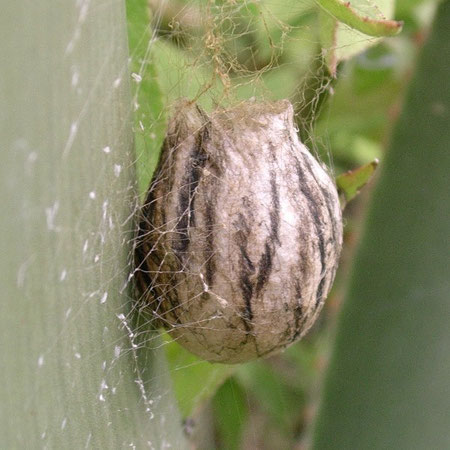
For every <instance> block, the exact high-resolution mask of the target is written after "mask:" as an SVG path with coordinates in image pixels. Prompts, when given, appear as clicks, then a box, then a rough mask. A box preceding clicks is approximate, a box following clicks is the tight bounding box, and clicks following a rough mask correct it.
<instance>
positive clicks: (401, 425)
mask: <svg viewBox="0 0 450 450" xmlns="http://www.w3.org/2000/svg"><path fill="white" fill-rule="evenodd" d="M449 23H450V2H443V3H441V5H440V7H439V8H438V10H437V14H436V22H435V24H434V28H433V31H432V34H431V36H430V38H429V40H428V42H427V43H426V45H425V47H424V48H423V54H422V57H421V59H420V61H419V65H418V70H417V73H416V76H415V77H414V79H413V81H412V83H411V85H410V90H409V95H408V96H407V98H406V102H405V106H404V111H403V113H402V114H401V116H400V119H399V122H398V123H397V127H396V129H395V132H394V135H393V139H392V144H391V146H390V149H389V151H388V152H387V155H386V158H385V160H384V162H383V169H382V171H381V173H380V179H379V182H378V184H377V189H376V191H375V193H374V197H373V203H372V205H371V208H370V212H369V215H368V219H367V227H366V230H365V232H364V236H363V238H362V242H361V246H360V249H359V253H358V256H357V258H356V260H355V262H354V272H353V276H352V281H351V284H350V288H349V292H348V296H347V299H346V301H345V303H344V305H343V309H342V312H341V317H340V323H339V326H338V332H337V336H336V342H335V345H334V351H333V355H332V358H331V361H330V366H329V371H328V375H327V379H326V382H325V388H324V396H323V400H322V406H321V410H320V412H319V416H318V420H317V425H316V430H315V437H314V445H313V448H314V449H316V450H319V449H320V450H323V449H339V450H340V449H374V450H377V449H387V448H389V449H398V450H428V449H447V448H450V433H449V429H450V409H449V398H450V397H449V394H450V391H449V383H448V380H449V374H450V352H449V348H450V327H449V317H450V302H449V292H450V264H449V255H450V240H449V236H450V211H449V203H448V201H449V198H450V183H449V180H448V174H449V173H450V152H449V151H448V143H449V142H450V127H449V121H450V84H449V83H447V82H444V80H446V79H447V78H448V68H449V66H450V27H449V26H448V24H449Z"/></svg>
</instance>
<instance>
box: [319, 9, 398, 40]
mask: <svg viewBox="0 0 450 450" xmlns="http://www.w3.org/2000/svg"><path fill="white" fill-rule="evenodd" d="M316 2H317V4H318V5H319V6H320V7H321V8H323V9H324V10H325V11H326V12H327V13H329V14H331V15H332V16H333V17H335V18H336V19H337V20H339V22H342V23H343V24H345V25H348V26H349V27H350V28H353V29H354V30H357V31H360V32H361V33H364V34H367V35H368V36H374V37H388V36H395V35H396V34H398V33H400V31H401V29H402V23H401V22H397V21H395V20H386V19H381V20H379V19H373V18H371V17H369V16H363V15H361V14H359V13H358V11H357V10H356V9H355V8H354V7H353V6H352V5H351V3H350V2H341V1H340V0H316ZM355 3H358V2H355Z"/></svg>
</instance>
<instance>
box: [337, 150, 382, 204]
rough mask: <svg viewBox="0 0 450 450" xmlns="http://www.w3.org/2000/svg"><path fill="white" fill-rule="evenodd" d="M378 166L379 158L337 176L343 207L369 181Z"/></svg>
mask: <svg viewBox="0 0 450 450" xmlns="http://www.w3.org/2000/svg"><path fill="white" fill-rule="evenodd" d="M377 167H378V159H375V160H374V161H372V162H370V163H368V164H365V165H364V166H361V167H358V168H357V169H355V170H349V171H348V172H346V173H343V174H341V175H339V176H338V177H336V185H337V188H338V193H339V199H340V201H341V207H342V209H344V207H345V205H346V204H347V203H348V202H349V201H350V200H352V199H353V198H354V197H356V195H358V193H359V191H360V190H361V189H362V188H363V187H364V186H365V185H366V184H367V183H368V182H369V180H370V179H371V178H372V177H373V174H374V172H375V170H376V168H377Z"/></svg>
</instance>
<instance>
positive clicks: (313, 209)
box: [296, 155, 325, 274]
mask: <svg viewBox="0 0 450 450" xmlns="http://www.w3.org/2000/svg"><path fill="white" fill-rule="evenodd" d="M300 157H303V160H304V159H305V158H306V157H305V156H303V155H300ZM296 170H297V176H298V181H299V187H300V191H301V193H302V194H303V195H304V196H305V198H306V200H307V201H308V205H309V211H310V213H311V215H312V218H313V223H314V228H315V230H316V234H317V238H318V244H319V253H320V264H321V273H322V274H323V272H324V270H325V243H324V239H323V233H322V223H321V220H320V213H319V209H318V207H317V204H316V199H315V198H314V197H313V194H312V193H311V190H310V189H309V185H308V181H307V180H306V179H305V175H304V171H303V168H302V167H301V165H300V161H299V160H297V161H296Z"/></svg>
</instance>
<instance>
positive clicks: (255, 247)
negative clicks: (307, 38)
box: [136, 100, 342, 363]
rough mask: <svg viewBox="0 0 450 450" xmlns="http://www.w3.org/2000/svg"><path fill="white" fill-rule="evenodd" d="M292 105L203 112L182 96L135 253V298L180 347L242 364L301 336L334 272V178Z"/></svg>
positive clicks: (338, 226) (337, 245)
mask: <svg viewBox="0 0 450 450" xmlns="http://www.w3.org/2000/svg"><path fill="white" fill-rule="evenodd" d="M293 116H294V113H293V108H292V105H291V104H290V103H289V102H288V101H287V100H283V101H279V102H275V103H257V102H245V103H241V104H239V106H236V107H234V108H231V109H227V110H217V111H215V112H214V113H212V114H210V115H207V114H206V113H205V112H204V111H203V110H202V109H201V108H200V107H198V106H196V105H195V104H192V103H189V102H188V101H179V103H178V104H177V106H176V108H175V110H174V113H173V117H172V119H171V120H170V122H169V128H168V133H167V137H166V139H165V143H164V147H163V149H162V152H161V156H160V160H159V163H158V167H157V169H156V171H155V174H154V177H153V180H152V183H151V185H150V189H149V191H148V195H147V199H146V202H145V204H144V206H143V207H142V211H141V216H140V223H139V236H138V240H137V249H136V265H137V269H136V272H137V274H136V276H137V279H138V288H139V290H140V297H141V299H142V300H143V301H144V303H145V304H146V305H148V306H149V307H150V308H151V310H152V311H153V314H154V317H155V318H157V320H158V323H159V324H160V325H162V326H164V327H165V328H166V329H167V330H168V331H169V332H170V334H171V335H172V337H173V338H175V339H176V340H177V341H178V342H179V343H180V344H181V345H182V346H184V347H185V348H186V349H188V350H189V351H191V352H192V353H194V354H196V355H198V356H200V357H201V358H203V359H205V360H208V361H213V362H222V363H239V362H245V361H248V360H251V359H254V358H258V357H263V356H268V355H270V354H272V353H274V352H277V351H279V350H281V349H283V348H285V347H287V346H288V345H290V344H292V343H293V342H295V341H297V340H298V339H300V338H301V337H302V336H303V335H304V334H305V333H306V332H307V331H308V329H309V328H310V327H311V325H312V324H313V323H314V321H315V319H316V317H317V315H318V314H319V311H320V309H321V308H322V306H323V303H324V300H325V298H326V296H327V295H328V293H329V291H330V289H331V286H332V283H333V280H334V276H335V273H336V269H337V265H338V260H339V255H340V251H341V246H342V217H341V209H340V205H339V199H338V195H337V192H336V187H335V185H334V181H333V179H332V178H331V177H330V175H329V174H328V173H327V171H326V169H324V168H323V167H322V165H321V164H319V163H318V162H317V161H316V160H315V159H314V157H313V156H312V155H311V154H310V152H309V151H308V149H307V148H306V147H305V146H304V145H303V144H302V143H301V142H300V141H299V139H298V137H297V134H296V131H295V127H294V122H293Z"/></svg>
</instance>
